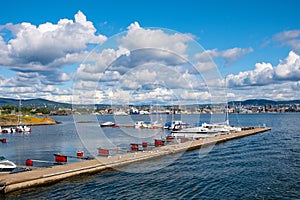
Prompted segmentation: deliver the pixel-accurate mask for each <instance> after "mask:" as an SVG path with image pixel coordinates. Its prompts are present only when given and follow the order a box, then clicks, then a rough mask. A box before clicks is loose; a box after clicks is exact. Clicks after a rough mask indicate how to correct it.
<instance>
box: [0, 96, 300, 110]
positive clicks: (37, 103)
mask: <svg viewBox="0 0 300 200" xmlns="http://www.w3.org/2000/svg"><path fill="white" fill-rule="evenodd" d="M21 104H22V107H30V108H48V109H58V108H72V104H71V103H61V102H55V101H51V100H47V99H42V98H36V99H21ZM228 104H229V105H237V106H238V105H243V106H245V105H253V106H264V105H280V104H300V100H289V101H273V100H267V99H248V100H244V101H229V102H228ZM3 105H12V106H16V107H18V106H19V99H12V98H0V107H1V106H3ZM200 105H207V104H200ZM85 106H94V105H85ZM96 106H108V104H96Z"/></svg>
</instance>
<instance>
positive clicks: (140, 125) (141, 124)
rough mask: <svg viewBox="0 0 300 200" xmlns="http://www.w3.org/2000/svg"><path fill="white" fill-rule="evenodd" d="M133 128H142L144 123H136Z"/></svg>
mask: <svg viewBox="0 0 300 200" xmlns="http://www.w3.org/2000/svg"><path fill="white" fill-rule="evenodd" d="M134 128H144V121H136V122H135V123H134Z"/></svg>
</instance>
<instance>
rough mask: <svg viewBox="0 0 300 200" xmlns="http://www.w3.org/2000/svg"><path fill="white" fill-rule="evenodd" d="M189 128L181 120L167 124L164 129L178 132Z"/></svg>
mask: <svg viewBox="0 0 300 200" xmlns="http://www.w3.org/2000/svg"><path fill="white" fill-rule="evenodd" d="M187 127H188V124H187V123H184V122H183V121H181V120H173V121H171V122H167V123H165V126H164V129H169V130H174V131H177V130H181V129H184V128H187Z"/></svg>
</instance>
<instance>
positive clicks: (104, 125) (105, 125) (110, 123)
mask: <svg viewBox="0 0 300 200" xmlns="http://www.w3.org/2000/svg"><path fill="white" fill-rule="evenodd" d="M115 125H116V124H115V123H114V122H104V123H102V124H100V126H101V127H111V126H115Z"/></svg>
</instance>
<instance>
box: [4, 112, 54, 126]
mask: <svg viewBox="0 0 300 200" xmlns="http://www.w3.org/2000/svg"><path fill="white" fill-rule="evenodd" d="M20 122H21V123H22V124H23V125H27V126H34V125H53V124H57V123H58V122H57V121H55V120H54V119H52V118H49V117H34V116H21V117H19V116H17V115H0V126H3V127H5V126H16V125H19V124H20Z"/></svg>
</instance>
